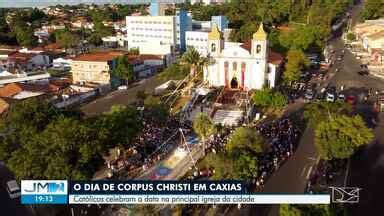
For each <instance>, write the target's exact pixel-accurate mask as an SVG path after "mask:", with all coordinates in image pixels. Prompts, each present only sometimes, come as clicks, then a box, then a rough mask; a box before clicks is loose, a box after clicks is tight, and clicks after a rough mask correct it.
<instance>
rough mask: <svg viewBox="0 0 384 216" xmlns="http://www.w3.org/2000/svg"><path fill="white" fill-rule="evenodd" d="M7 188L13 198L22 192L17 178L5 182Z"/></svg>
mask: <svg viewBox="0 0 384 216" xmlns="http://www.w3.org/2000/svg"><path fill="white" fill-rule="evenodd" d="M5 188H6V190H7V192H8V194H9V197H10V198H11V199H15V198H17V197H19V196H20V194H21V190H20V187H19V184H17V182H16V180H10V181H7V182H6V184H5Z"/></svg>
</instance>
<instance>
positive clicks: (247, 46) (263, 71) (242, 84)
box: [204, 24, 283, 91]
mask: <svg viewBox="0 0 384 216" xmlns="http://www.w3.org/2000/svg"><path fill="white" fill-rule="evenodd" d="M208 46H209V47H208V53H209V55H208V56H209V58H210V59H211V62H210V64H209V65H208V66H207V67H206V68H205V69H204V81H205V83H207V84H208V85H210V86H215V87H219V86H224V87H225V88H229V89H240V90H244V91H248V90H252V89H262V88H263V87H264V86H266V87H271V88H273V87H275V84H276V79H277V78H278V76H279V73H278V72H279V71H278V70H279V68H280V66H281V64H282V62H283V58H282V56H281V55H279V54H277V53H274V52H272V51H270V50H269V49H268V41H267V33H266V32H265V31H264V28H263V24H260V27H259V29H258V31H257V32H256V33H254V34H253V38H252V41H250V42H248V43H232V42H229V43H228V42H225V43H224V40H223V36H222V33H221V32H220V31H219V29H218V27H217V26H215V25H214V26H213V27H212V30H211V32H210V33H209V34H208Z"/></svg>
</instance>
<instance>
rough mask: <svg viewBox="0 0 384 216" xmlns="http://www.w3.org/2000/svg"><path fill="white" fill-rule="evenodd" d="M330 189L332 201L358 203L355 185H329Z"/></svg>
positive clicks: (357, 191) (358, 189) (357, 189)
mask: <svg viewBox="0 0 384 216" xmlns="http://www.w3.org/2000/svg"><path fill="white" fill-rule="evenodd" d="M330 188H331V190H332V202H333V203H358V202H359V197H360V194H359V191H360V190H362V189H361V188H357V187H330Z"/></svg>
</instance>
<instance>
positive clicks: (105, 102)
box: [80, 76, 162, 116]
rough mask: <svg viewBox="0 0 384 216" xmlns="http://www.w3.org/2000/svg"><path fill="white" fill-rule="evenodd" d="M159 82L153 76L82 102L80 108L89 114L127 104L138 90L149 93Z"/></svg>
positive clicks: (133, 99) (133, 100) (134, 98)
mask: <svg viewBox="0 0 384 216" xmlns="http://www.w3.org/2000/svg"><path fill="white" fill-rule="evenodd" d="M161 83H162V81H159V79H157V76H153V77H150V78H148V79H144V80H142V81H140V82H138V83H135V84H134V86H132V87H130V88H128V90H116V91H113V92H111V93H108V94H107V95H104V96H102V97H100V98H98V99H96V100H94V101H92V102H90V103H87V104H84V105H83V106H82V107H81V108H80V110H81V111H82V112H84V113H85V114H86V115H88V116H91V115H97V114H100V113H103V112H107V111H109V110H110V109H111V107H112V106H113V105H128V104H131V103H134V102H135V101H136V94H137V92H138V91H145V92H146V93H151V92H152V91H153V90H154V89H155V88H156V87H157V86H159V85H160V84H161Z"/></svg>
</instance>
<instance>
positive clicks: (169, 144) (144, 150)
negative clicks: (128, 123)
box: [134, 117, 192, 170]
mask: <svg viewBox="0 0 384 216" xmlns="http://www.w3.org/2000/svg"><path fill="white" fill-rule="evenodd" d="M179 128H182V129H183V131H185V132H186V133H189V132H191V131H192V123H191V122H190V121H182V122H181V121H180V120H178V119H177V118H176V117H169V118H168V120H167V121H166V122H165V124H160V123H159V122H157V121H154V120H143V130H142V133H141V135H140V136H138V137H137V138H136V140H135V141H134V146H136V149H137V150H138V152H139V153H140V154H141V155H142V156H143V157H142V158H143V160H142V161H141V163H142V166H143V169H144V170H145V169H147V168H149V167H151V166H152V165H153V164H155V163H156V162H158V161H160V160H162V159H164V158H165V157H166V156H167V155H168V153H170V151H171V150H172V149H174V147H175V146H176V145H177V138H178V136H177V135H178V133H179Z"/></svg>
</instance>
